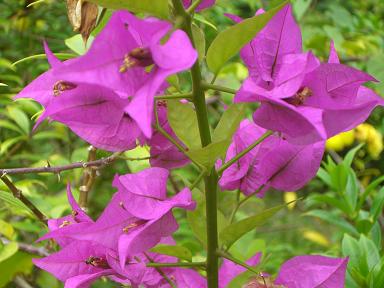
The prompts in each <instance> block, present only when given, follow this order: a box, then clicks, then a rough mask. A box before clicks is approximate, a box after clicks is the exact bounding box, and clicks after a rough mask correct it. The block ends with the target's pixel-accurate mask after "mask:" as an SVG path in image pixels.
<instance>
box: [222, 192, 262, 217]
mask: <svg viewBox="0 0 384 288" xmlns="http://www.w3.org/2000/svg"><path fill="white" fill-rule="evenodd" d="M263 188H264V185H262V186H260V188H259V189H257V190H256V191H254V192H253V193H251V194H249V195H247V196H246V197H245V198H244V199H243V200H240V201H239V200H238V201H237V204H236V206H235V208H234V209H233V211H232V213H231V217H230V218H229V223H231V224H232V222H233V220H235V216H236V213H237V210H239V208H240V207H241V205H243V204H244V203H245V202H247V201H248V200H249V199H251V198H252V197H253V196H255V195H256V194H258V193H259V192H260V191H261V190H262V189H263ZM238 192H239V191H238Z"/></svg>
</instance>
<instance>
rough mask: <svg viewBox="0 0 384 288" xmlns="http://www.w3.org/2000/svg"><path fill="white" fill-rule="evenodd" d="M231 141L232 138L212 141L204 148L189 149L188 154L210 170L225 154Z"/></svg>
mask: <svg viewBox="0 0 384 288" xmlns="http://www.w3.org/2000/svg"><path fill="white" fill-rule="evenodd" d="M230 143H231V140H224V141H220V142H215V143H211V144H209V145H208V146H205V147H204V148H199V149H195V150H191V151H188V152H187V155H188V156H189V157H190V158H192V159H193V160H194V161H196V162H198V163H199V164H201V165H203V166H204V167H206V168H207V170H209V169H210V168H212V167H213V166H214V165H215V163H216V160H217V159H219V158H221V157H223V156H225V153H226V152H227V149H228V146H229V145H230Z"/></svg>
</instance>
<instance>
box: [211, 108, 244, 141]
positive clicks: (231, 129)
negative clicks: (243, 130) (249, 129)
mask: <svg viewBox="0 0 384 288" xmlns="http://www.w3.org/2000/svg"><path fill="white" fill-rule="evenodd" d="M245 108H246V105H245V104H232V105H231V106H229V107H228V109H227V110H226V111H225V112H224V114H223V116H221V119H220V121H219V124H217V126H216V128H215V130H214V131H213V135H212V141H213V142H220V141H223V140H231V139H232V136H233V134H234V133H235V132H236V130H237V128H238V127H239V125H240V122H241V120H243V119H244V117H245Z"/></svg>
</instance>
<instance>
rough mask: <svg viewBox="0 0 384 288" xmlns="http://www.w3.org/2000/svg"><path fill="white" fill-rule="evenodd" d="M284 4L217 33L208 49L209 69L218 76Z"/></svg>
mask: <svg viewBox="0 0 384 288" xmlns="http://www.w3.org/2000/svg"><path fill="white" fill-rule="evenodd" d="M286 4H287V2H284V3H283V4H282V5H279V6H278V7H276V8H273V9H271V10H270V11H268V12H266V13H263V14H261V15H259V16H255V17H252V18H249V19H246V20H244V21H242V22H240V23H238V24H235V25H233V26H231V27H230V28H228V29H226V30H224V31H223V32H221V33H219V35H217V37H216V38H215V39H214V40H213V42H212V44H211V46H210V47H209V49H208V53H207V64H208V67H209V69H210V70H211V71H212V72H213V73H215V74H218V72H219V71H220V69H221V68H222V67H223V66H224V64H225V63H226V62H227V61H228V60H229V59H230V58H232V57H233V56H235V55H236V54H237V53H238V52H239V51H240V49H241V48H242V47H244V46H245V45H246V44H247V43H249V42H251V40H252V39H253V38H254V37H255V36H256V34H257V33H258V32H259V31H260V30H261V29H263V28H264V26H265V25H266V24H267V23H268V21H269V20H270V19H271V18H272V17H273V16H274V15H275V14H276V13H277V12H279V11H280V10H281V9H282V8H283V7H284V6H285V5H286Z"/></svg>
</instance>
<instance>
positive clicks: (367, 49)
mask: <svg viewBox="0 0 384 288" xmlns="http://www.w3.org/2000/svg"><path fill="white" fill-rule="evenodd" d="M31 2H33V1H28V0H2V1H1V2H0V83H4V84H7V85H8V86H0V167H1V168H12V167H40V166H45V165H47V164H48V163H49V165H61V164H68V163H72V162H75V161H81V160H86V158H87V153H88V151H87V149H88V145H87V144H86V143H84V142H83V141H81V140H79V139H78V138H77V137H76V136H75V135H74V134H73V133H72V132H70V131H69V130H68V129H67V128H65V127H64V126H63V125H61V124H59V123H47V122H45V123H44V124H43V125H41V127H39V128H38V129H37V130H36V131H34V132H32V128H33V125H34V122H35V120H36V118H37V116H38V115H39V113H40V112H41V107H40V106H39V105H38V104H36V103H34V102H32V101H28V100H22V101H17V102H13V101H12V100H11V98H12V96H14V95H15V94H16V93H17V92H18V91H20V89H21V88H22V87H24V86H25V85H26V84H28V83H29V82H31V81H32V80H33V79H34V78H35V77H37V76H38V75H39V74H40V73H42V72H44V71H46V70H47V69H48V68H49V67H48V65H47V63H46V61H45V60H44V59H31V60H28V61H24V62H22V63H20V64H18V65H16V66H14V65H12V63H14V62H15V61H17V60H20V59H23V58H25V57H27V56H31V55H37V54H41V53H43V48H42V41H43V39H45V40H47V41H48V43H49V45H50V47H51V49H52V50H53V51H54V52H61V53H70V54H75V53H76V52H79V51H80V52H81V51H82V50H84V47H82V45H81V42H79V41H78V37H77V38H72V39H71V40H67V41H65V40H66V39H69V38H71V37H72V36H74V35H75V34H74V32H73V31H72V30H71V27H70V25H69V23H68V20H67V16H66V6H65V2H64V1H53V0H47V1H45V2H44V3H41V4H38V5H34V6H32V7H27V6H28V4H30V3H31ZM279 2H281V1H276V0H275V1H274V0H272V1H265V0H264V1H257V0H237V1H232V0H219V1H218V4H217V7H216V8H215V9H211V10H208V11H205V12H204V13H203V14H202V15H201V16H200V17H199V18H197V19H196V23H197V24H198V25H199V26H200V27H201V28H203V30H204V32H205V34H206V37H207V38H206V41H207V43H206V44H205V47H209V45H210V43H211V42H212V40H213V39H214V38H215V36H216V35H217V33H218V31H221V30H223V29H225V28H226V27H228V26H229V25H231V22H230V21H229V20H228V19H227V18H226V17H225V16H223V14H224V13H233V14H239V15H241V16H242V17H251V16H253V14H254V13H255V11H256V10H257V9H258V8H260V7H263V8H265V9H268V8H271V7H274V6H276V5H277V4H278V3H279ZM293 5H294V12H295V15H296V18H297V19H298V21H299V23H300V26H301V28H302V31H303V39H304V46H305V48H306V49H312V50H314V53H315V54H316V55H318V56H320V57H321V58H322V59H326V57H327V56H328V50H329V42H330V39H333V40H334V41H335V45H336V48H337V50H338V51H339V54H340V56H341V59H342V62H343V63H347V64H349V65H353V66H355V67H358V68H360V69H363V70H365V71H368V72H369V73H371V74H373V75H374V76H375V77H376V78H377V79H378V80H381V81H382V83H381V84H378V85H375V86H374V88H375V89H376V90H377V92H378V93H380V94H382V95H384V69H383V67H384V2H383V1H381V0H366V1H357V0H318V1H316V0H296V1H293ZM200 44H203V43H200ZM201 47H202V49H204V46H203V45H202V46H201ZM236 60H238V59H234V61H232V62H231V63H229V64H228V65H226V66H225V68H224V69H223V71H222V73H221V74H220V76H219V78H218V83H220V84H223V85H224V86H227V87H231V88H234V89H237V88H238V87H239V86H240V84H241V82H242V80H243V79H244V78H245V77H246V70H245V68H244V67H243V66H242V65H240V64H238V63H239V61H237V62H236ZM205 73H206V77H207V78H210V77H212V75H211V74H210V73H209V72H208V70H207V69H206V72H205ZM186 79H187V78H186ZM186 79H182V81H183V82H182V85H185V86H188V83H187V82H186ZM209 96H210V98H211V99H212V101H211V102H212V104H211V105H210V107H209V109H210V113H211V115H212V116H211V119H210V121H211V122H212V124H216V123H217V122H218V120H219V119H220V114H221V113H222V112H223V108H222V105H221V104H222V103H220V101H223V102H224V103H226V104H229V103H231V99H232V96H230V95H227V94H223V95H220V99H221V100H218V97H217V96H218V95H215V94H212V95H209ZM248 113H250V111H248ZM369 122H370V123H371V124H373V125H374V126H375V127H376V129H377V130H378V131H380V132H381V133H383V132H384V118H383V112H382V111H379V110H377V111H376V112H375V113H374V114H373V115H372V117H371V118H370V119H369ZM346 153H347V151H341V152H340V153H339V154H340V155H338V156H341V157H343V156H345V155H346ZM106 155H107V154H106V153H104V152H98V157H104V156H106ZM146 155H148V151H147V150H146V148H141V149H136V150H135V151H131V152H128V153H126V156H127V157H142V156H146ZM349 155H351V154H349ZM333 156H335V155H333ZM379 159H380V158H379ZM327 163H328V164H327V165H326V166H324V169H323V170H321V172H320V173H319V178H317V179H314V180H313V181H312V182H311V183H310V184H309V185H307V186H306V187H305V188H304V189H302V190H301V191H299V193H298V194H299V196H304V197H306V198H305V200H304V201H299V203H298V204H297V205H296V207H294V208H293V209H283V210H282V211H280V212H279V213H278V214H277V216H275V217H273V218H271V219H270V220H268V223H267V225H265V226H262V227H259V228H257V229H256V230H255V231H252V232H250V233H248V234H247V235H246V236H244V237H243V238H241V240H240V241H238V242H237V243H236V244H235V245H234V246H233V248H232V249H231V251H230V252H231V253H233V254H234V255H236V256H237V257H239V258H241V259H246V258H248V257H250V256H251V255H253V254H254V253H255V252H257V251H263V252H264V254H265V255H266V261H265V262H264V263H265V265H264V266H263V269H265V270H266V271H268V272H270V273H275V272H276V271H277V269H278V267H279V265H280V264H281V263H282V262H283V261H285V260H287V259H288V258H290V257H292V256H294V255H301V254H309V253H318V254H328V255H334V256H340V255H342V254H343V253H344V254H345V255H350V253H352V252H353V250H354V249H352V252H351V248H350V247H351V246H352V245H357V246H356V247H360V246H359V245H361V247H366V250H364V249H363V248H361V247H360V248H361V249H360V248H359V249H360V250H361V251H362V252H361V253H366V255H360V256H359V257H360V258H362V259H363V258H364V257H366V258H367V257H370V260H371V262H372V261H373V260H372V257H376V258H378V260H377V259H376V258H375V259H376V260H377V263H379V264H377V265H376V266H374V267H370V269H371V268H372V269H371V270H374V269H376V270H378V271H379V272H380V271H381V272H383V273H382V274H384V270H380V269H383V268H382V267H384V265H383V255H384V254H383V252H382V251H381V249H382V241H381V230H382V227H383V224H384V223H383V219H382V218H383V215H382V201H384V200H382V198H384V197H383V190H380V185H378V186H375V187H373V188H372V189H371V191H370V192H369V193H364V191H366V190H367V188H366V187H367V183H369V182H372V181H373V180H374V179H377V177H378V176H380V175H382V174H383V171H384V161H380V160H374V159H373V158H372V157H370V156H369V154H368V153H367V152H366V148H365V147H363V148H361V149H360V150H359V151H356V157H355V158H354V161H352V165H349V164H350V163H345V162H342V163H341V164H338V165H336V164H335V163H333V160H330V158H329V159H328V160H327ZM332 163H333V164H332ZM147 166H148V163H147V162H146V161H117V162H116V163H115V164H114V165H112V166H109V167H108V168H105V169H103V170H102V171H101V173H100V175H99V177H98V178H97V181H96V184H95V186H94V188H93V190H92V194H91V197H90V198H91V199H90V201H91V203H90V207H91V209H90V213H91V215H92V216H97V215H98V214H99V213H100V211H101V210H102V209H103V207H104V206H105V204H106V203H107V202H108V200H109V199H110V197H111V195H112V193H113V192H114V190H113V189H112V187H111V185H110V182H111V179H112V177H113V175H114V174H115V173H127V171H132V172H135V171H138V170H141V169H143V168H144V167H147ZM349 166H352V168H353V169H354V172H353V170H351V168H349ZM335 167H336V168H335ZM337 167H341V168H337ZM81 175H82V171H81V170H74V171H69V172H64V173H61V175H50V174H46V175H45V174H41V175H21V176H14V177H12V179H13V181H14V183H15V184H16V186H17V187H18V188H20V189H21V190H23V192H24V194H25V195H26V196H27V197H28V198H29V199H31V200H32V201H33V202H34V203H35V204H36V205H37V206H38V207H39V208H40V209H41V210H42V211H43V212H44V213H46V214H47V215H48V216H49V217H53V218H55V217H60V216H61V215H64V214H65V213H68V212H69V207H68V204H67V201H66V196H65V191H64V190H65V184H66V182H67V181H68V180H70V181H71V182H72V184H73V187H79V183H80V181H81ZM196 177H197V175H196V173H195V171H193V170H192V169H183V170H177V171H175V172H174V173H173V179H174V181H173V185H170V187H169V188H170V190H176V187H181V186H182V185H184V184H185V183H188V182H192V181H193V180H194V179H195V178H196ZM343 177H344V178H343ZM335 179H345V181H344V182H340V183H339V182H338V183H335V181H336V180H335ZM379 179H381V178H379ZM351 181H352V182H351ZM380 182H381V180H380V181H379V183H378V184H380ZM348 183H349V184H348ZM350 183H354V184H355V185H354V186H353V187H355V188H353V189H352V188H351V186H350V185H351V184H350ZM348 185H349V186H348ZM356 187H358V188H356ZM364 187H365V188H364ZM368 187H369V186H368ZM75 193H76V190H75ZM197 194H198V192H197ZM355 194H356V195H355ZM283 195H284V194H283V193H281V192H278V191H275V192H271V193H268V195H267V197H266V199H265V200H260V199H256V198H255V199H252V201H249V202H248V203H247V204H246V205H245V206H244V207H243V209H242V210H241V215H240V217H239V219H241V218H245V217H247V216H250V215H253V214H255V213H257V212H260V211H262V210H263V209H265V208H266V207H272V206H274V205H278V204H281V203H283V201H284V200H283ZM308 195H310V196H309V197H307V196H308ZM351 195H352V196H351ZM326 196H329V197H330V198H331V199H337V200H338V201H340V202H341V204H340V203H335V201H331V200H329V199H328V198H326ZM196 197H198V198H199V195H197V196H196ZM220 197H221V201H220V203H221V204H220V205H221V206H220V211H221V212H222V213H221V214H222V215H221V216H222V217H220V218H221V220H222V221H221V222H223V223H221V224H222V225H224V226H225V225H226V223H225V222H226V221H227V220H225V219H226V218H225V217H227V218H228V216H229V213H230V211H231V209H232V207H233V203H234V200H235V197H236V195H235V193H234V192H228V193H221V194H220ZM355 198H356V201H357V202H361V203H362V205H361V206H360V207H359V206H356V205H355V204H353V203H352V204H353V205H352V204H351V205H352V206H353V207H351V205H350V203H349V202H350V201H351V199H355ZM327 199H328V200H327ZM348 201H349V202H348ZM343 205H344V206H343ZM345 205H347V206H345ZM348 205H349V206H348ZM340 207H344V208H340ZM377 211H378V212H377ZM177 213H179V214H180V215H178V216H180V217H179V218H180V226H181V228H180V230H179V231H178V232H177V235H176V240H177V242H178V244H180V245H183V246H185V247H187V248H188V249H189V250H191V251H192V252H193V255H197V256H195V258H196V259H199V257H200V258H201V257H203V256H204V255H203V254H202V253H203V252H202V251H203V249H202V244H201V242H200V241H199V240H197V238H198V237H196V236H195V235H194V233H193V232H192V231H191V229H190V226H191V225H192V226H193V223H196V219H198V218H196V219H194V218H193V217H201V216H202V215H201V214H202V213H200V215H199V211H198V212H197V214H194V215H189V217H188V219H189V220H188V221H187V220H186V219H185V217H182V216H183V215H182V213H181V212H177ZM193 221H195V222H193ZM197 221H198V220H197ZM188 222H189V223H188ZM194 228H196V227H194ZM196 229H197V230H198V229H199V228H198V227H197V228H196ZM196 229H195V231H196ZM44 233H45V228H44V227H42V225H41V224H39V223H38V222H37V221H36V220H35V219H34V218H33V216H32V215H31V213H30V212H28V210H27V209H26V207H24V205H23V204H22V203H20V202H19V201H17V200H16V199H14V198H13V197H12V196H11V194H10V193H9V192H8V190H7V188H6V187H5V186H2V185H1V184H0V237H1V239H6V240H7V243H8V242H11V243H15V244H13V246H12V245H10V244H7V245H5V246H3V245H0V287H16V286H15V285H16V284H15V282H14V281H13V279H14V277H15V276H16V275H19V274H20V275H23V277H24V278H25V279H26V280H27V281H28V282H29V283H30V284H31V285H32V287H44V288H45V287H61V286H60V285H61V284H59V282H57V281H56V280H55V279H54V278H52V277H51V276H50V275H48V274H47V273H45V272H42V271H38V270H37V269H35V268H33V267H32V262H31V255H29V254H26V253H25V252H21V249H18V244H16V243H29V244H32V243H33V242H34V241H35V240H36V239H37V238H38V237H39V236H41V235H42V234H44ZM311 233H312V234H311ZM344 233H346V234H348V235H350V236H344ZM197 234H198V233H197ZM305 235H307V236H305ZM308 235H312V237H310V236H308ZM360 235H364V236H360ZM348 237H350V238H348ZM351 237H352V238H351ZM343 238H344V239H343ZM342 239H343V240H342ZM351 239H352V240H351ZM354 241H355V242H354ZM370 241H371V242H372V243H373V245H374V246H372V245H371V244H372V243H371V242H370ZM0 243H2V241H0ZM367 243H368V244H367ZM267 244H268V245H267ZM19 245H21V244H19ZM39 245H40V246H41V247H44V248H46V249H51V248H52V247H50V244H39ZM42 245H45V246H42ZM367 247H368V248H367ZM372 247H373V248H372ZM372 255H373V256H372ZM364 259H365V258H364ZM375 259H374V260H375ZM380 263H381V264H380ZM351 265H352V264H351ZM353 265H354V266H355V267H352V268H354V269H352V268H351V267H350V270H349V271H353V272H350V275H349V276H348V277H349V278H348V287H383V286H384V284H383V286H370V285H373V284H372V283H373V282H372V281H374V280H371V279H373V278H374V277H375V276H374V274H375V273H376V272H372V273H371V274H372V275H373V276H372V275H371V274H370V275H371V276H369V275H368V274H367V275H363V274H364V273H363V272H362V271H360V270H359V269H360V268H361V266H364V265H365V264H364V263H363V264H362V263H353ZM367 265H368V264H367ZM359 267H360V268H359ZM363 268H364V267H363ZM363 268H362V269H363ZM363 270H364V269H363ZM368 270H369V269H368ZM375 281H380V279H378V280H375ZM381 281H384V280H383V279H381ZM375 283H383V282H375ZM111 285H112V284H110V283H107V282H103V281H101V282H100V283H98V284H96V286H95V287H113V286H111ZM356 285H357V286H356ZM359 285H360V286H359Z"/></svg>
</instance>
